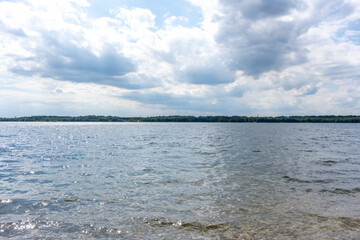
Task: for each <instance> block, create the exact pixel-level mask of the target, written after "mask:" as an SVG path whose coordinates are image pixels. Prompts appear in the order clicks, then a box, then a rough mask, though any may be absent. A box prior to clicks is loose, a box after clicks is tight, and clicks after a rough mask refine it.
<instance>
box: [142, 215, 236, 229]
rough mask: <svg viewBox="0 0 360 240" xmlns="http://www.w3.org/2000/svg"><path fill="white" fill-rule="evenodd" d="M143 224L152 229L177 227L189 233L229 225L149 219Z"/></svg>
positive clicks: (224, 227)
mask: <svg viewBox="0 0 360 240" xmlns="http://www.w3.org/2000/svg"><path fill="white" fill-rule="evenodd" d="M144 223H145V224H147V225H150V226H152V227H169V226H174V227H179V228H183V229H185V230H190V231H200V232H208V231H213V230H218V229H226V228H228V227H229V225H230V224H229V223H218V224H204V223H200V222H183V221H181V220H179V221H171V220H169V219H165V218H149V219H144Z"/></svg>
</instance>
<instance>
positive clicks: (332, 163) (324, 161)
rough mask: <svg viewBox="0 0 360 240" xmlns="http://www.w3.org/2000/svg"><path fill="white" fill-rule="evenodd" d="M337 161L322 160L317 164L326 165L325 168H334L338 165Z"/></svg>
mask: <svg viewBox="0 0 360 240" xmlns="http://www.w3.org/2000/svg"><path fill="white" fill-rule="evenodd" d="M337 163H338V162H337V161H334V160H320V161H318V162H317V164H320V165H324V166H332V165H334V164H337Z"/></svg>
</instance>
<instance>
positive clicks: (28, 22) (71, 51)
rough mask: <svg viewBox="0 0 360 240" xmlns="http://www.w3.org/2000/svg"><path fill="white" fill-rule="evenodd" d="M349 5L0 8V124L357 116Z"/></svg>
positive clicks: (225, 2)
mask: <svg viewBox="0 0 360 240" xmlns="http://www.w3.org/2000/svg"><path fill="white" fill-rule="evenodd" d="M359 56H360V2H359V1H357V0H346V1H345V0H330V1H324V0H302V1H300V0H273V1H268V0H257V1H253V0H221V1H220V0H206V1H205V0H176V1H165V0H152V1H150V0H104V1H95V0H62V1H57V0H53V1H46V0H12V1H0V116H1V117H13V116H29V115H89V114H96V115H118V116H154V115H172V114H181V115H249V116H254V115H255V116H257V115H260V116H267V115H271V116H275V115H322V114H360V57H359Z"/></svg>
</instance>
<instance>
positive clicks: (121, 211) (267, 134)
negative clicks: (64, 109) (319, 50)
mask: <svg viewBox="0 0 360 240" xmlns="http://www.w3.org/2000/svg"><path fill="white" fill-rule="evenodd" d="M359 199H360V124H311V123H305V124H284V123H275V124H271V123H265V124H260V123H230V124H229V123H227V124H226V123H209V124H205V123H204V124H203V123H151V124H150V123H149V124H146V123H111V124H110V123H109V124H107V123H106V124H97V123H1V124H0V238H5V239H6V238H11V239H74V238H75V239H76V238H80V239H81V238H82V239H88V238H105V239H107V238H120V239H121V238H123V239H360V200H359Z"/></svg>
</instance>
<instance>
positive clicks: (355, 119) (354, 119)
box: [0, 115, 360, 123]
mask: <svg viewBox="0 0 360 240" xmlns="http://www.w3.org/2000/svg"><path fill="white" fill-rule="evenodd" d="M0 122H283V123H285V122H288V123H302V122H313V123H360V116H356V115H340V116H336V115H319V116H278V117H247V116H199V117H195V116H180V115H173V116H154V117H117V116H95V115H88V116H75V117H72V116H30V117H14V118H0Z"/></svg>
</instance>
